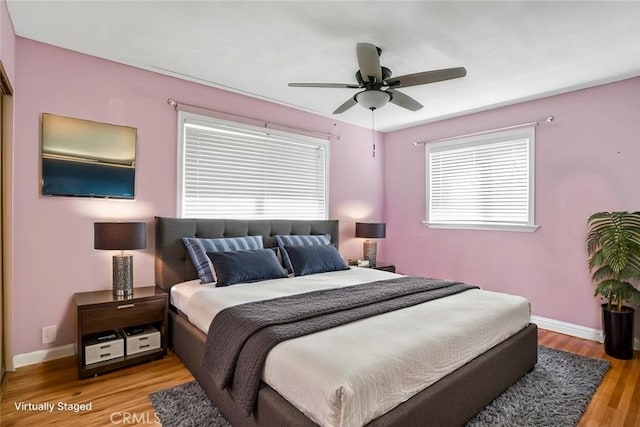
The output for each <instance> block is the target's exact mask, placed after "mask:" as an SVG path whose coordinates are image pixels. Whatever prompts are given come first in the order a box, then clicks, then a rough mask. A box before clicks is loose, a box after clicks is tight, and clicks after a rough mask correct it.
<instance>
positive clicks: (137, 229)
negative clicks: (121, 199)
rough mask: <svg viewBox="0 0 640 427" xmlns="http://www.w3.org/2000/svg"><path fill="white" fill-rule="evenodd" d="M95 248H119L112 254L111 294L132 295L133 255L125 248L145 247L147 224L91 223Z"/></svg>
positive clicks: (118, 295)
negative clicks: (127, 252)
mask: <svg viewBox="0 0 640 427" xmlns="http://www.w3.org/2000/svg"><path fill="white" fill-rule="evenodd" d="M93 232H94V234H93V236H94V237H93V241H94V248H95V249H106V250H119V251H120V254H119V255H114V256H113V295H114V296H116V297H124V298H128V297H131V296H133V256H132V255H125V254H124V251H125V250H130V249H144V248H146V247H147V224H146V223H144V222H96V223H94V224H93Z"/></svg>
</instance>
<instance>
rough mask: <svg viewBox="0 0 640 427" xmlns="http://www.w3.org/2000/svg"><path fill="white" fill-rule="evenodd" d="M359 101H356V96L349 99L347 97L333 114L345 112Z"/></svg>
mask: <svg viewBox="0 0 640 427" xmlns="http://www.w3.org/2000/svg"><path fill="white" fill-rule="evenodd" d="M357 103H358V102H357V101H356V99H355V98H354V97H351V98H349V99H347V100H346V101H345V102H344V103H343V104H342V105H341V106H339V107H338V108H336V111H334V112H333V114H340V113H344V112H345V111H347V110H348V109H349V108H351V107H353V106H354V105H356V104H357Z"/></svg>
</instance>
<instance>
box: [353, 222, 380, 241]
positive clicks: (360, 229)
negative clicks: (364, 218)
mask: <svg viewBox="0 0 640 427" xmlns="http://www.w3.org/2000/svg"><path fill="white" fill-rule="evenodd" d="M386 233H387V227H386V224H385V223H384V222H356V237H364V238H366V239H384V238H385V237H386Z"/></svg>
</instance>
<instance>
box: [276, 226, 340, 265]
mask: <svg viewBox="0 0 640 427" xmlns="http://www.w3.org/2000/svg"><path fill="white" fill-rule="evenodd" d="M275 238H276V242H277V243H278V248H279V249H280V254H281V255H282V264H283V265H284V267H285V268H286V269H287V271H288V272H289V273H293V268H292V266H291V261H289V255H288V254H287V251H285V250H284V247H285V246H317V245H328V244H329V243H331V235H329V234H313V235H311V234H297V235H296V234H278V235H276V236H275Z"/></svg>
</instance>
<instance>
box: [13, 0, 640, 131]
mask: <svg viewBox="0 0 640 427" xmlns="http://www.w3.org/2000/svg"><path fill="white" fill-rule="evenodd" d="M8 8H9V13H10V16H11V19H12V21H13V24H14V27H15V31H16V34H17V35H19V36H22V37H26V38H29V39H33V40H38V41H41V42H44V43H48V44H51V45H54V46H60V47H64V48H67V49H71V50H74V51H78V52H83V53H87V54H90V55H94V56H98V57H102V58H107V59H110V60H113V61H117V62H121V63H125V64H130V65H133V66H137V67H141V68H145V69H150V70H155V71H158V72H161V73H165V74H169V75H174V76H178V77H182V78H186V79H189V80H194V81H199V82H201V83H205V84H209V85H212V86H216V87H222V88H226V89H229V90H231V91H235V92H240V93H244V94H248V95H251V96H255V97H259V98H264V99H269V100H273V101H275V102H278V103H281V104H285V105H290V106H294V107H296V108H301V109H304V110H307V111H312V112H316V113H320V114H323V115H326V116H331V112H332V111H333V110H334V109H335V108H337V107H338V106H339V105H340V104H342V102H344V101H345V100H346V99H347V98H348V97H350V96H352V95H353V94H355V92H356V90H353V89H316V88H290V87H288V86H287V83H288V82H329V83H355V77H354V73H355V71H356V70H357V68H358V67H357V60H356V52H355V46H356V43H357V42H367V43H373V44H375V45H377V46H379V47H381V48H382V49H383V53H382V56H381V64H382V65H384V66H387V67H389V68H391V70H392V71H393V75H395V76H399V75H403V74H409V73H415V72H419V71H426V70H431V69H440V68H449V67H458V66H464V67H466V68H467V76H466V77H464V78H461V79H456V80H449V81H445V82H440V83H434V84H429V85H424V86H416V87H410V88H406V89H401V91H402V92H404V93H405V94H407V95H409V96H412V97H414V98H415V99H417V100H418V101H420V102H421V103H422V104H424V108H422V109H421V110H419V111H416V112H410V111H407V110H404V109H402V108H400V107H398V106H396V105H392V104H387V105H386V106H384V107H383V108H381V109H379V110H378V111H377V112H376V129H377V130H381V131H388V130H392V129H398V128H403V127H408V126H411V125H415V124H419V123H426V122H430V121H434V120H438V119H441V118H445V117H451V116H456V115H461V114H465V113H468V112H472V111H479V110H483V109H487V108H490V107H494V106H499V105H508V104H512V103H515V102H519V101H521V100H526V99H534V98H539V97H542V96H547V95H550V94H557V93H562V92H567V91H570V90H574V89H579V88H584V87H589V86H593V85H597V84H601V83H607V82H612V81H616V80H621V79H624V78H628V77H633V76H638V75H640V2H639V1H626V2H613V1H589V2H585V1H580V2H540V1H509V2H507V1H502V2H489V1H472V2H458V1H442V2H416V1H414V2H400V1H368V2H355V1H341V2H336V1H324V2H309V1H288V2H272V1H258V2H247V1H197V2H189V1H88V0H80V1H51V0H49V1H25V0H14V1H11V0H10V1H8ZM172 96H174V97H175V98H177V99H178V100H179V99H180V94H179V93H176V94H173V95H172ZM550 113H551V112H550ZM334 118H336V119H339V120H343V121H346V122H350V123H354V124H358V125H361V126H364V127H371V112H370V111H368V110H366V109H364V108H362V107H361V106H358V105H357V106H355V107H353V108H352V109H350V110H349V111H347V112H345V113H343V114H341V115H338V116H334Z"/></svg>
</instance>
